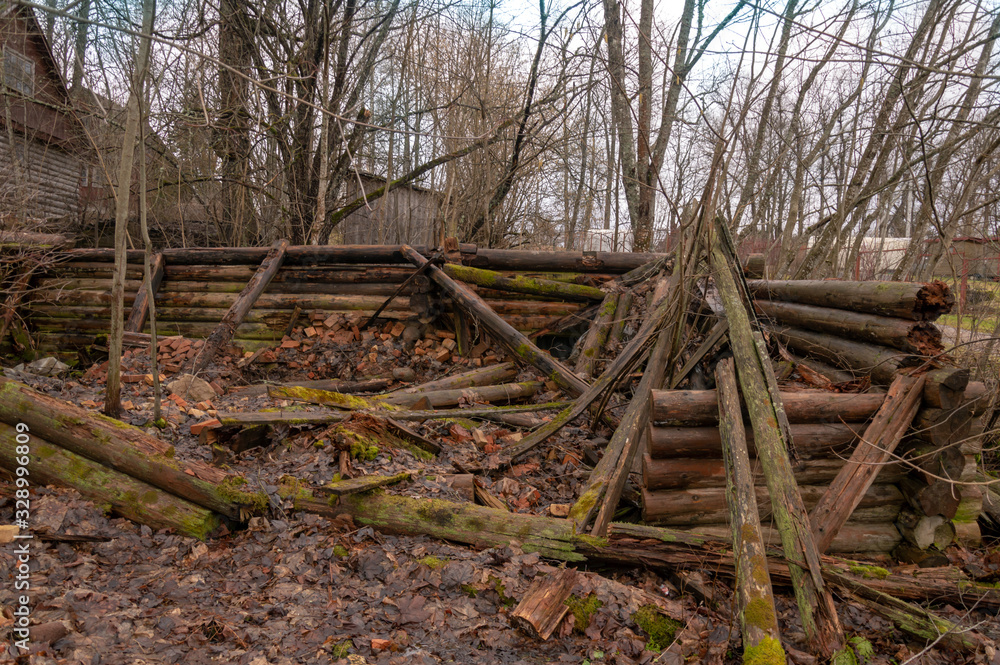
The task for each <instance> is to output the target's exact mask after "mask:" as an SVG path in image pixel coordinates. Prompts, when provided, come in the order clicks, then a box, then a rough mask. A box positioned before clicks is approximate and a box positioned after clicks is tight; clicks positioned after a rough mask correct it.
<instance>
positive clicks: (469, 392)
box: [267, 381, 545, 410]
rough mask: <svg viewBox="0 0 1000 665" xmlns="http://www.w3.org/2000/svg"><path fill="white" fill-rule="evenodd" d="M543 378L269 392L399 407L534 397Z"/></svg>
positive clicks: (343, 405)
mask: <svg viewBox="0 0 1000 665" xmlns="http://www.w3.org/2000/svg"><path fill="white" fill-rule="evenodd" d="M544 385H545V384H543V383H542V382H541V381H522V382H520V383H502V384H500V385H498V386H480V387H472V388H453V389H451V390H432V391H428V392H420V393H390V394H388V395H374V396H370V397H355V396H352V395H344V394H342V393H335V392H331V391H329V390H317V389H315V388H300V387H297V386H271V387H269V388H268V391H267V392H268V395H270V396H271V397H273V398H275V399H291V400H296V401H300V402H310V403H312V404H322V405H324V406H335V407H337V408H339V409H352V410H353V409H372V408H375V407H376V406H378V405H382V404H387V405H390V406H396V407H409V406H413V405H415V404H417V403H418V402H420V401H421V400H424V399H426V400H427V402H428V403H429V404H430V406H431V407H432V408H437V407H441V406H454V405H456V404H459V403H461V402H462V401H463V400H464V401H467V402H503V403H506V402H516V401H517V400H520V399H525V398H527V397H531V396H532V395H534V394H535V393H536V392H538V391H539V390H541V389H542V388H543V387H544Z"/></svg>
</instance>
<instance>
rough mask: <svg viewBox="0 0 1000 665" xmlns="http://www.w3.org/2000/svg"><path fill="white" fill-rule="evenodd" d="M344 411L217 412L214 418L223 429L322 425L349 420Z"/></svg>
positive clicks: (348, 414) (348, 415)
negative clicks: (257, 426)
mask: <svg viewBox="0 0 1000 665" xmlns="http://www.w3.org/2000/svg"><path fill="white" fill-rule="evenodd" d="M350 417H351V415H350V413H348V412H346V411H297V410H296V411H291V410H289V411H280V410H279V411H250V412H244V411H219V412H218V415H217V416H216V418H217V419H218V421H219V423H220V424H221V425H222V426H223V427H229V426H241V427H253V426H256V425H324V424H327V423H339V422H343V421H345V420H347V419H348V418H350Z"/></svg>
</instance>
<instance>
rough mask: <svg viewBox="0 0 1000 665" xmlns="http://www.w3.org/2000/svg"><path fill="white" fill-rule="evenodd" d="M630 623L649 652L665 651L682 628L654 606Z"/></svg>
mask: <svg viewBox="0 0 1000 665" xmlns="http://www.w3.org/2000/svg"><path fill="white" fill-rule="evenodd" d="M632 621H633V622H634V623H635V625H637V626H639V628H641V629H642V632H644V633H646V635H647V636H648V637H649V639H648V640H647V642H646V648H647V649H649V650H650V651H663V650H664V649H666V648H667V647H668V646H670V644H671V643H672V642H673V641H674V636H675V635H676V634H677V631H678V630H680V629H681V628H683V624H681V623H680V622H679V621H675V620H673V619H671V618H670V617H668V616H667V615H665V614H663V612H662V611H661V610H660V608H659V607H657V606H656V605H643V606H642V607H640V608H639V609H638V610H636V612H635V614H633V615H632ZM782 662H784V661H782Z"/></svg>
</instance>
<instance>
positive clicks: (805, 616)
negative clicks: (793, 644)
mask: <svg viewBox="0 0 1000 665" xmlns="http://www.w3.org/2000/svg"><path fill="white" fill-rule="evenodd" d="M712 232H713V241H712V243H711V252H710V264H711V267H712V274H713V278H714V280H715V285H716V288H717V289H718V291H719V296H720V299H721V300H722V304H723V307H724V309H725V316H726V319H727V320H728V321H729V344H730V347H731V348H732V350H733V356H734V357H735V359H736V367H737V370H738V377H739V383H740V387H741V388H742V393H743V396H744V399H745V401H746V405H747V410H748V412H749V415H750V422H751V425H752V426H753V431H754V440H755V441H756V442H757V450H758V454H759V455H760V457H759V459H760V461H761V463H762V466H763V469H764V477H765V480H766V481H767V488H768V490H769V491H770V493H771V505H772V510H773V513H774V516H775V523H776V525H777V529H778V531H779V532H780V534H781V543H782V549H783V551H784V553H785V557H786V558H787V559H788V560H789V562H790V564H791V565H790V571H791V575H792V586H793V589H794V591H795V599H796V602H797V604H798V608H799V617H800V618H801V620H802V628H803V630H804V632H805V634H806V637H807V639H808V640H809V642H810V643H811V644H812V645H813V647H814V648H815V649H816V651H817V652H819V653H822V654H824V655H826V656H831V655H832V654H833V653H834V652H836V651H838V650H839V649H841V648H842V646H843V644H844V636H843V629H842V628H841V626H840V620H839V619H838V617H837V612H836V608H835V607H834V604H833V597H832V596H831V595H830V592H829V590H828V589H826V588H825V586H824V583H823V578H822V576H821V573H820V570H819V552H818V551H817V549H816V544H815V543H814V542H813V538H812V534H811V533H810V532H809V518H808V514H807V512H806V509H805V506H804V505H803V503H802V498H801V497H800V496H799V493H798V484H797V483H796V481H795V476H794V475H793V473H792V467H791V462H790V460H789V456H788V450H789V448H790V447H791V445H792V442H791V441H785V440H784V437H783V435H782V432H781V429H780V428H779V427H778V412H779V411H780V410H781V409H782V408H783V407H781V406H780V404H781V397H780V395H779V394H771V393H770V392H769V391H768V381H767V380H766V379H765V377H764V373H765V372H770V371H771V362H770V359H769V358H767V357H763V358H761V357H760V349H759V347H758V345H757V343H756V341H755V339H754V335H753V329H752V328H751V325H750V318H749V315H748V313H747V310H746V306H745V304H744V302H743V300H742V299H741V297H740V292H739V289H738V287H737V285H736V280H735V278H734V277H733V273H732V268H731V265H732V257H730V256H727V252H726V251H725V250H724V248H723V243H722V237H720V236H721V234H722V233H724V232H725V229H724V227H723V223H722V222H721V220H716V225H715V226H714V227H713V228H712Z"/></svg>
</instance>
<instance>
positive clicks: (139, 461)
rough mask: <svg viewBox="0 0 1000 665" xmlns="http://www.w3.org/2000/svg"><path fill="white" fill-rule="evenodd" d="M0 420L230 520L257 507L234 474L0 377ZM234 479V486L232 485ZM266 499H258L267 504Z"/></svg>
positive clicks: (139, 431)
mask: <svg viewBox="0 0 1000 665" xmlns="http://www.w3.org/2000/svg"><path fill="white" fill-rule="evenodd" d="M0 420H2V421H3V422H6V423H8V424H11V425H16V424H17V423H24V424H25V425H27V427H28V428H29V430H30V433H31V435H32V436H33V437H34V436H37V437H40V438H42V439H44V440H46V441H50V442H51V443H53V444H56V445H58V446H61V447H63V448H65V449H66V450H68V451H70V452H73V453H75V454H77V455H82V456H84V457H88V458H90V459H92V460H94V461H96V462H98V463H100V464H102V465H104V466H107V467H110V468H112V469H115V470H117V471H120V472H121V473H123V474H126V475H129V476H132V477H133V478H136V479H137V480H141V481H143V482H146V483H149V484H150V485H152V486H154V487H158V488H160V489H162V490H165V491H167V492H170V493H172V494H175V495H177V496H182V497H184V498H186V499H187V500H189V501H191V502H192V503H195V504H197V505H199V506H204V507H205V508H209V509H211V510H214V511H215V512H218V513H221V514H223V515H226V516H227V517H231V518H234V519H238V518H239V517H240V510H241V506H242V508H243V510H244V511H246V510H247V509H250V508H253V507H256V508H260V507H261V497H260V495H257V494H253V493H249V492H244V491H242V490H241V489H240V486H239V484H238V483H239V482H240V481H242V479H241V478H239V477H238V476H230V475H229V474H227V473H226V472H224V471H222V470H220V469H216V468H215V467H212V466H209V465H207V464H205V463H204V462H198V461H184V462H182V461H179V460H177V459H175V458H174V456H173V455H174V451H173V447H172V446H170V445H168V444H166V443H164V442H162V441H160V440H159V439H156V438H153V437H151V436H149V435H148V434H146V433H145V432H143V431H142V430H140V429H138V428H136V427H132V426H131V425H126V424H125V423H123V422H120V421H117V420H114V419H112V418H108V417H106V416H103V415H99V414H93V413H90V412H89V411H86V410H85V409H83V408H81V407H78V406H76V405H73V404H69V403H67V402H63V401H61V400H58V399H55V398H54V397H49V396H48V395H44V394H42V393H39V392H37V391H34V390H32V389H31V388H28V387H27V386H25V385H22V384H20V383H17V382H16V381H11V380H10V379H7V378H3V377H0ZM234 483H235V484H234ZM266 502H267V499H266V497H264V498H263V504H264V505H266Z"/></svg>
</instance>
